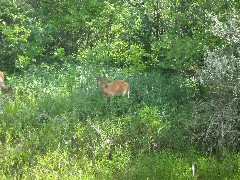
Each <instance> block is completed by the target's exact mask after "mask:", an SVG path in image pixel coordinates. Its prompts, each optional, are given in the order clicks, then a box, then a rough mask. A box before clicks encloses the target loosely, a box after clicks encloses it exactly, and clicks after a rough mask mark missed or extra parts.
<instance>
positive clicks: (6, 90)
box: [0, 71, 12, 94]
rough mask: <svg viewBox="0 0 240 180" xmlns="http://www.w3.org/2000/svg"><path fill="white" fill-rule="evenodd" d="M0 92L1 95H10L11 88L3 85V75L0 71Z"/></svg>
mask: <svg viewBox="0 0 240 180" xmlns="http://www.w3.org/2000/svg"><path fill="white" fill-rule="evenodd" d="M0 90H1V91H2V92H3V93H9V94H11V93H12V87H11V86H6V85H5V84H4V73H3V72H2V71H0Z"/></svg>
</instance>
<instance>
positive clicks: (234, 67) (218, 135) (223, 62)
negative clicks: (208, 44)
mask: <svg viewBox="0 0 240 180" xmlns="http://www.w3.org/2000/svg"><path fill="white" fill-rule="evenodd" d="M235 18H236V17H235V15H234V16H233V17H231V16H230V17H229V21H228V23H226V24H224V23H222V22H220V21H218V20H217V19H216V17H214V20H215V21H216V24H215V25H214V26H213V27H212V30H213V33H214V34H215V35H218V36H219V37H221V38H224V40H226V44H225V46H227V47H235V48H232V50H230V51H229V50H228V49H226V48H225V47H222V48H221V49H220V48H218V49H215V50H212V51H211V50H209V49H206V57H205V66H204V67H203V69H202V72H201V73H200V75H199V79H200V82H201V84H202V86H205V87H207V88H208V89H209V94H210V95H211V96H212V98H211V99H210V100H208V101H200V102H199V103H197V109H196V119H197V120H198V123H196V122H195V126H196V129H199V128H200V127H203V128H201V129H202V130H201V131H200V132H199V131H198V133H199V135H198V136H197V137H198V138H200V139H204V141H203V142H204V144H205V145H206V146H208V148H209V150H210V151H211V152H212V151H217V152H219V153H220V154H221V153H224V151H225V149H230V148H231V149H237V148H238V147H239V141H238V139H239V122H240V116H239V110H238V109H239V93H240V92H239V85H240V81H239V67H240V60H239V52H238V50H237V49H238V48H239V47H238V45H237V43H236V42H240V41H239V40H240V39H239V37H238V35H237V34H238V32H239V29H240V27H239V23H237V22H236V19H235ZM230 24H231V25H230ZM222 31H224V32H222ZM230 38H232V39H231V40H230ZM233 49H234V50H233ZM206 109H207V111H208V112H205V111H206ZM199 122H200V123H199Z"/></svg>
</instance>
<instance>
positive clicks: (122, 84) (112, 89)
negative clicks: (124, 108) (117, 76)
mask: <svg viewBox="0 0 240 180" xmlns="http://www.w3.org/2000/svg"><path fill="white" fill-rule="evenodd" d="M97 79H98V80H99V81H100V85H101V92H102V93H103V94H104V95H105V96H107V97H114V96H116V95H122V96H124V95H125V94H126V93H127V95H128V98H129V95H130V86H129V84H128V83H127V82H126V81H124V80H116V81H113V82H111V83H109V84H107V81H106V79H105V78H104V77H98V78H97Z"/></svg>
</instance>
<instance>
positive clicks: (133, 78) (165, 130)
mask: <svg viewBox="0 0 240 180" xmlns="http://www.w3.org/2000/svg"><path fill="white" fill-rule="evenodd" d="M99 74H105V75H106V76H107V78H108V81H109V82H110V81H113V80H114V79H125V80H126V81H127V82H129V84H130V86H131V94H130V98H129V99H128V98H127V97H115V98H112V99H109V100H105V99H104V98H103V97H102V95H101V94H100V90H99V87H98V86H97V82H96V76H97V75H99ZM8 78H9V79H8V82H9V83H11V85H12V86H13V87H14V95H13V96H12V97H9V96H6V95H1V106H0V108H1V109H0V164H1V166H0V178H1V179H176V178H177V179H191V178H192V177H193V174H192V173H193V171H192V169H191V166H192V164H195V168H196V171H195V174H194V178H195V179H230V178H231V179H237V178H238V173H239V171H240V169H239V165H240V161H239V159H240V158H239V154H237V153H236V154H230V153H226V154H225V157H224V158H223V159H221V160H219V159H217V158H215V157H209V156H205V155H204V154H202V153H201V150H199V151H196V150H195V149H194V147H195V146H194V143H193V142H192V141H191V133H190V131H189V129H188V124H189V123H190V122H189V121H191V111H192V106H191V105H192V101H193V99H192V98H193V97H194V93H193V92H194V88H195V84H194V83H195V82H194V79H188V80H186V79H185V80H184V79H180V78H179V77H178V78H177V77H174V76H173V77H172V76H167V75H164V74H162V73H161V72H159V71H153V72H145V73H132V74H131V73H130V74H129V73H124V71H122V70H121V69H114V68H107V67H97V66H94V65H89V64H87V65H76V64H74V65H69V64H66V65H62V66H59V65H55V66H49V65H45V64H42V65H41V66H38V67H34V66H33V67H31V68H30V69H28V70H27V71H25V72H24V73H22V74H13V75H12V76H10V77H8Z"/></svg>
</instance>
